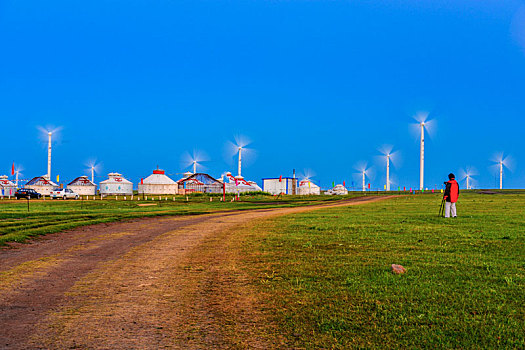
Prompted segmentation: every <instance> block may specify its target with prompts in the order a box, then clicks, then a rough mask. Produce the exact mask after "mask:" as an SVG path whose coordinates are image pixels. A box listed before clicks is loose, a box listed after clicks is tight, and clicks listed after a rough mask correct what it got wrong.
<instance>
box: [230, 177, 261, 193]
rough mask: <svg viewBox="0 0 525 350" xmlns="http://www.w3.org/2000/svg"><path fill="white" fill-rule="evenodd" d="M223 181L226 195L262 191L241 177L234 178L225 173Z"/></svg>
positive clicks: (255, 184)
mask: <svg viewBox="0 0 525 350" xmlns="http://www.w3.org/2000/svg"><path fill="white" fill-rule="evenodd" d="M223 181H224V182H225V183H226V192H228V193H239V192H257V191H262V189H261V187H259V185H257V183H256V182H255V181H247V180H245V179H244V178H243V177H242V176H235V177H234V176H233V175H232V174H231V173H230V172H227V173H226V179H225V180H223Z"/></svg>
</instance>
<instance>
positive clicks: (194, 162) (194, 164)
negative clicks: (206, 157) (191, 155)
mask: <svg viewBox="0 0 525 350" xmlns="http://www.w3.org/2000/svg"><path fill="white" fill-rule="evenodd" d="M193 174H197V161H196V160H195V159H194V160H193Z"/></svg>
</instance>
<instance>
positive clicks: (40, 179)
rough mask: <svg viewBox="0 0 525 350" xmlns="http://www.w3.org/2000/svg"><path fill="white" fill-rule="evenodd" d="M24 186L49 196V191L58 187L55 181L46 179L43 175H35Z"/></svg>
mask: <svg viewBox="0 0 525 350" xmlns="http://www.w3.org/2000/svg"><path fill="white" fill-rule="evenodd" d="M24 187H25V188H29V189H33V190H35V191H37V192H38V193H40V194H41V195H42V196H49V195H50V194H51V191H53V190H54V189H55V188H57V187H58V185H57V184H56V183H54V182H53V181H51V180H48V179H46V178H45V177H44V176H37V177H35V178H33V179H31V180H30V181H29V182H28V183H26V184H25V186H24Z"/></svg>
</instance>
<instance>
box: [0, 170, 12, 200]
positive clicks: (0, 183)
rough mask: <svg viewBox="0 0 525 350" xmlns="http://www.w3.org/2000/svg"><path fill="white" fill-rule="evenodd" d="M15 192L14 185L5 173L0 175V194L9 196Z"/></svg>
mask: <svg viewBox="0 0 525 350" xmlns="http://www.w3.org/2000/svg"><path fill="white" fill-rule="evenodd" d="M15 192H16V185H15V183H14V182H12V181H10V180H9V178H8V177H7V175H2V176H0V196H5V197H10V196H14V195H15Z"/></svg>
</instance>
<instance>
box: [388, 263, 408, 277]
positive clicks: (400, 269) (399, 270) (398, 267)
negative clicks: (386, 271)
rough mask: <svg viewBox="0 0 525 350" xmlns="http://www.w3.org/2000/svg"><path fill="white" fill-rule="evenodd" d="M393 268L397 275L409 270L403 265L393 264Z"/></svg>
mask: <svg viewBox="0 0 525 350" xmlns="http://www.w3.org/2000/svg"><path fill="white" fill-rule="evenodd" d="M391 268H392V273H395V274H396V275H400V274H402V273H405V272H407V270H406V269H405V268H404V267H403V266H401V265H397V264H392V266H391Z"/></svg>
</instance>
